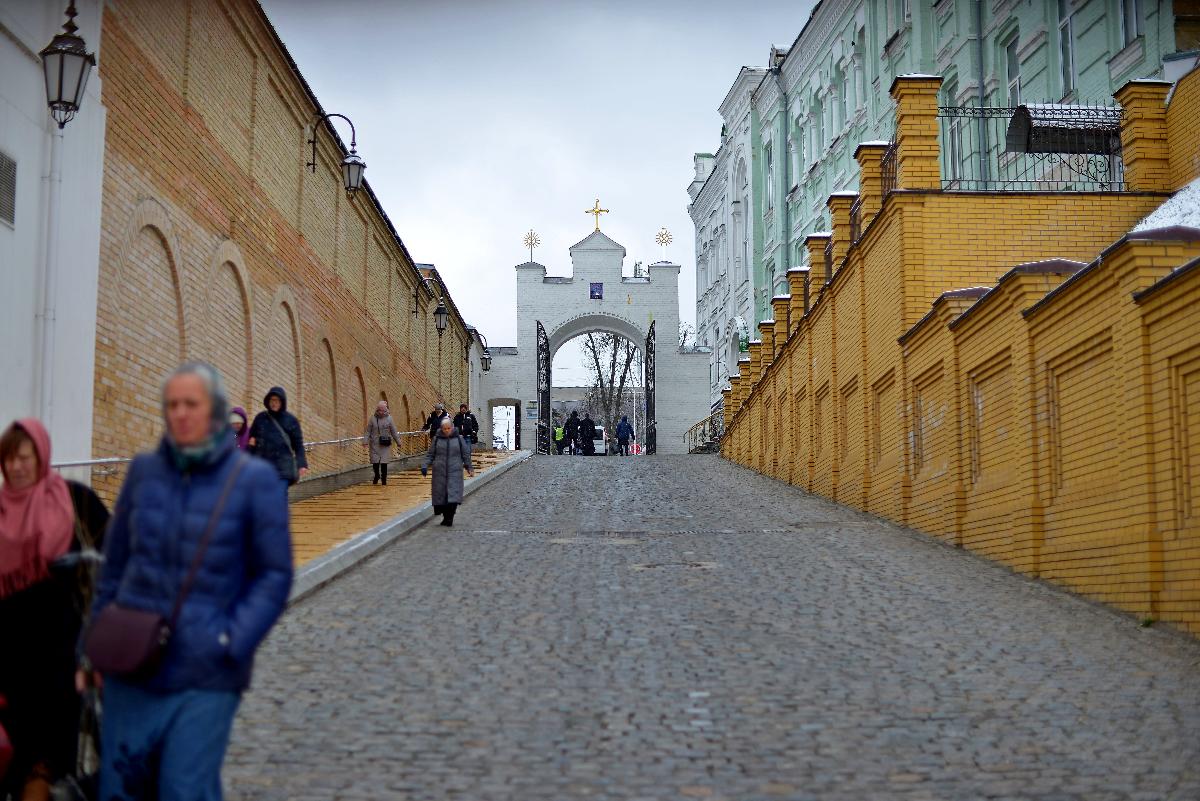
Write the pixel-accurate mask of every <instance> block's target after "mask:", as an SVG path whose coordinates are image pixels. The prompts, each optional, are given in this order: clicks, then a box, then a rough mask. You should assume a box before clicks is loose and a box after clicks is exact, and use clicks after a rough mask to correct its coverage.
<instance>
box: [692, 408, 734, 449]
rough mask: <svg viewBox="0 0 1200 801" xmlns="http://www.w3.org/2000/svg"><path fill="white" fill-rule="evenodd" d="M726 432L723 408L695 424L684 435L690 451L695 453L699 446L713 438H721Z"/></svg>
mask: <svg viewBox="0 0 1200 801" xmlns="http://www.w3.org/2000/svg"><path fill="white" fill-rule="evenodd" d="M724 434H725V409H724V408H721V409H719V410H717V411H715V412H713V413H712V414H710V415H709V416H708V417H705V418H704V419H703V420H701V421H700V422H698V423H696V424H695V425H693V426H692V427H691V428H689V429H688V430H687V433H685V434H684V435H683V439H684V444H685V445H687V450H688V453H695V452H696V450H697V449H698V448H700V447H701V446H703V445H705V444H706V443H708V442H711V441H713V440H720V439H721V437H722V436H724Z"/></svg>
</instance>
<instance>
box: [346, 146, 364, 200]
mask: <svg viewBox="0 0 1200 801" xmlns="http://www.w3.org/2000/svg"><path fill="white" fill-rule="evenodd" d="M366 169H367V163H366V162H365V161H363V160H362V159H361V158H359V156H358V153H356V152H354V148H350V152H349V153H348V154H347V155H346V158H344V159H342V185H343V186H345V187H346V194H347V195H349V196H350V197H354V193H355V192H357V191H358V190H359V189H361V188H362V180H363V171H364V170H366Z"/></svg>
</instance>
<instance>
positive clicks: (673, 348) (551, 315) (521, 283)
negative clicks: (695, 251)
mask: <svg viewBox="0 0 1200 801" xmlns="http://www.w3.org/2000/svg"><path fill="white" fill-rule="evenodd" d="M570 253H571V267H572V277H570V278H553V277H547V275H546V268H545V267H544V266H543V265H540V264H536V263H533V262H528V263H526V264H521V265H518V266H517V267H516V271H517V331H518V334H517V336H518V341H517V343H516V345H517V353H516V354H511V353H503V352H498V349H497V348H493V349H492V354H493V360H492V369H491V372H488V373H485V374H484V375H483V378H482V380H481V382H480V406H481V407H483V408H484V409H485V410H486V409H487V408H488V407H489V406H490V405H492V404H493V403H495V402H496V400H497V399H506V400H519V401H520V402H521V404H522V410H521V411H522V415H523V419H522V421H521V445H522V446H523V447H525V448H532V447H533V446H534V444H535V439H534V438H535V437H536V427H535V425H534V423H535V421H533V420H529V419H528V418H527V417H524V415H525V404H526V403H528V401H531V400H536V399H537V322H538V321H539V320H540V321H541V322H542V325H543V326H545V328H546V333H547V335H548V336H549V338H550V350H551V353H552V354H553V352H554V351H556V350H558V348H559V347H560V346H561V345H562V344H563V343H565V342H566V341H567V340H569V339H572V338H573V337H575V336H578V335H579V334H583V333H587V332H588V331H610V332H614V333H617V334H621V335H622V336H625V337H628V338H629V339H631V340H633V341H634V342H635V343H637V344H638V346H639V347H643V346H644V344H645V340H646V333H647V331H648V330H649V328H650V323H651V322H654V324H655V340H656V347H655V379H656V393H655V409H656V415H655V416H656V418H657V428H658V451H659V453H684V452H686V447H685V446H684V441H683V435H684V433H685V432H686V431H687V429H688V428H689V427H690V426H691V425H692V424H693V423H696V422H698V421H699V420H702V419H703V418H704V417H706V416H707V415H708V408H709V405H708V358H709V357H708V355H707V354H704V353H680V352H679V349H678V343H679V265H677V264H671V263H669V262H659V263H657V264H651V265H650V267H649V268H648V269H649V273H650V277H649V278H648V279H646V278H637V279H635V278H622V277H621V263H622V260H623V259H624V258H625V248H623V247H621V245H619V244H617V243H616V242H614V241H612V240H611V239H609V238H608V237H607V236H605V235H604V234H602V233H599V232H596V233H593V234H591V235H590V236H588V237H587V238H586V239H584V240H583V241H582V242H579V243H578V244H576V245H575V246H573V247H572V248H571V250H570ZM593 282H598V283H603V284H604V298H603V300H592V299H591V298H590V297H589V294H590V285H591V284H592V283H593ZM501 405H503V404H501ZM484 417H485V418H486V419H481V420H480V425H481V426H483V427H485V428H487V429H489V430H487V431H486V432H484V433H485V434H486V436H487V440H486V441H489V442H490V441H491V431H490V427H491V415H490V414H486V413H485V415H484ZM637 433H638V436H639V437H641V436H642V434H643V432H641V431H639V432H637ZM481 439H483V437H481Z"/></svg>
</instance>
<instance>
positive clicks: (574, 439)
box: [566, 411, 579, 456]
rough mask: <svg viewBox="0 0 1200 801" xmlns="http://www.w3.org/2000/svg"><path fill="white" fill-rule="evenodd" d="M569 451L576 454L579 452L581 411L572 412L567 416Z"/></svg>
mask: <svg viewBox="0 0 1200 801" xmlns="http://www.w3.org/2000/svg"><path fill="white" fill-rule="evenodd" d="M566 429H567V453H569V454H570V455H572V456H574V455H575V454H577V453H579V412H575V411H573V412H571V416H570V417H568V418H567V425H566Z"/></svg>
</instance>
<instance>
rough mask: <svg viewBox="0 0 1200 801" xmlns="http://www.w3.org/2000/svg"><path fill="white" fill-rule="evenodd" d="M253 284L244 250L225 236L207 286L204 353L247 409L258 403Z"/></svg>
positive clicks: (211, 267)
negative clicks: (254, 380) (253, 389)
mask: <svg viewBox="0 0 1200 801" xmlns="http://www.w3.org/2000/svg"><path fill="white" fill-rule="evenodd" d="M250 287H251V284H250V282H249V281H248V280H247V277H246V269H245V265H244V263H243V261H242V254H241V251H240V250H239V249H238V246H237V245H236V244H234V243H233V241H231V240H228V239H227V240H225V241H224V242H222V243H221V245H220V246H219V247H218V248H217V250H216V252H215V253H214V254H213V258H212V260H211V264H210V268H209V277H208V282H207V286H206V288H205V312H206V313H205V317H206V321H205V322H206V326H205V328H206V332H205V347H204V348H203V355H204V358H206V359H209V360H210V361H211V362H212V363H213V364H214V365H215V366H216V368H217V369H218V370H220V371H221V375H222V376H223V377H224V378H225V384H226V387H227V389H228V391H229V397H230V399H232V400H233V401H234V402H235V403H239V404H241V405H243V406H246V408H247V409H249V408H252V406H253V405H255V404H254V398H253V397H252V393H251V386H252V384H253V377H254V361H253V353H254V348H253V332H254V325H253V322H252V317H251V309H253V308H254V307H253V304H252V302H251V297H250V291H251V289H250Z"/></svg>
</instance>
